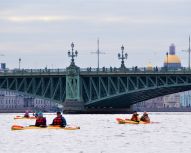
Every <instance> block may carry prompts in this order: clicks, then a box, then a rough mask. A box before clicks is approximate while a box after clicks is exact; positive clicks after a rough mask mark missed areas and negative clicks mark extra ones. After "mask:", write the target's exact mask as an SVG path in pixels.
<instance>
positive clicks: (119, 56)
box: [118, 45, 128, 69]
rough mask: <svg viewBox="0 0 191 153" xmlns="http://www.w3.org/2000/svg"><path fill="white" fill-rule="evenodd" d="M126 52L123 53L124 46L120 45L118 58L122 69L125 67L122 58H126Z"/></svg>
mask: <svg viewBox="0 0 191 153" xmlns="http://www.w3.org/2000/svg"><path fill="white" fill-rule="evenodd" d="M127 56H128V54H127V53H125V54H124V46H123V45H122V46H121V54H120V53H118V59H121V68H122V69H124V68H125V64H124V60H125V59H127Z"/></svg>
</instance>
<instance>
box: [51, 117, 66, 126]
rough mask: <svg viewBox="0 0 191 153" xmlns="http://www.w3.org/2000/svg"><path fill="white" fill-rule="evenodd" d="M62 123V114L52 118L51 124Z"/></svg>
mask: <svg viewBox="0 0 191 153" xmlns="http://www.w3.org/2000/svg"><path fill="white" fill-rule="evenodd" d="M62 123H63V120H62V116H59V117H56V118H54V120H53V123H52V124H53V125H62Z"/></svg>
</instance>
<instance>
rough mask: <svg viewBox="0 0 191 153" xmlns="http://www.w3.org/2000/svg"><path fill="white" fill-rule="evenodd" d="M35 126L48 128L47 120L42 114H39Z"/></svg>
mask: <svg viewBox="0 0 191 153" xmlns="http://www.w3.org/2000/svg"><path fill="white" fill-rule="evenodd" d="M35 126H40V127H46V118H45V117H43V113H42V112H39V113H38V116H37V119H36V123H35Z"/></svg>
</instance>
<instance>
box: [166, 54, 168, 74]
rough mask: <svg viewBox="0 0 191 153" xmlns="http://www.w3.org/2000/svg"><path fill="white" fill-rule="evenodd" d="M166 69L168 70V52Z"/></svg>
mask: <svg viewBox="0 0 191 153" xmlns="http://www.w3.org/2000/svg"><path fill="white" fill-rule="evenodd" d="M166 70H167V71H168V52H167V53H166Z"/></svg>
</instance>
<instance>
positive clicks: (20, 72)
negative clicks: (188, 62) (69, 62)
mask: <svg viewBox="0 0 191 153" xmlns="http://www.w3.org/2000/svg"><path fill="white" fill-rule="evenodd" d="M98 73H99V74H101V73H102V74H105V73H112V74H115V73H116V74H118V73H136V74H137V73H143V74H144V73H159V74H160V73H169V74H173V73H174V74H177V73H191V70H189V69H188V68H184V67H182V68H180V69H166V68H165V67H155V68H153V69H147V68H145V67H141V68H138V67H132V68H123V69H121V68H115V67H110V68H105V67H103V68H99V69H97V68H91V67H89V68H81V69H80V74H98ZM6 75H19V76H20V75H66V69H12V70H11V69H6V70H0V76H6Z"/></svg>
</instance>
